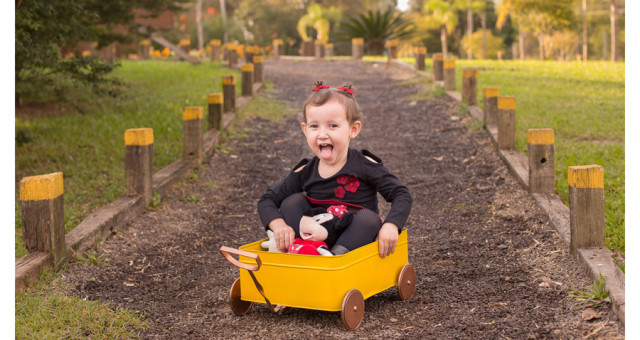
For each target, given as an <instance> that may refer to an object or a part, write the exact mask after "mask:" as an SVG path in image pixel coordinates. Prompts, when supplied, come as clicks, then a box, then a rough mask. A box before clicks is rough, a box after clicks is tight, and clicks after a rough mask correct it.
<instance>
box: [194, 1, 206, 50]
mask: <svg viewBox="0 0 640 340" xmlns="http://www.w3.org/2000/svg"><path fill="white" fill-rule="evenodd" d="M196 26H197V28H198V51H199V52H200V53H202V55H201V57H204V51H203V50H204V41H203V40H204V38H203V34H202V0H198V3H197V4H196Z"/></svg>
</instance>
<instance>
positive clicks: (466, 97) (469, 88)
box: [462, 68, 478, 106]
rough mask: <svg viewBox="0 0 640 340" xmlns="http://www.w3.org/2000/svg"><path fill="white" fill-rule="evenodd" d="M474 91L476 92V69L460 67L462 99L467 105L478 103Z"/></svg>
mask: <svg viewBox="0 0 640 340" xmlns="http://www.w3.org/2000/svg"><path fill="white" fill-rule="evenodd" d="M476 92H478V70H476V69H474V68H465V69H462V101H463V102H465V103H467V105H468V106H474V105H478V101H477V99H476Z"/></svg>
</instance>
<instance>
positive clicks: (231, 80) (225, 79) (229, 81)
mask: <svg viewBox="0 0 640 340" xmlns="http://www.w3.org/2000/svg"><path fill="white" fill-rule="evenodd" d="M235 84H236V76H235V75H233V74H232V75H230V76H222V85H235Z"/></svg>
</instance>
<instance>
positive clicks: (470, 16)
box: [467, 0, 473, 59]
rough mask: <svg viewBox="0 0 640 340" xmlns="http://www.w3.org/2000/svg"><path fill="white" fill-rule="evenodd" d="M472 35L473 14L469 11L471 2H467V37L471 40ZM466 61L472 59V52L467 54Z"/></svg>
mask: <svg viewBox="0 0 640 340" xmlns="http://www.w3.org/2000/svg"><path fill="white" fill-rule="evenodd" d="M472 34H473V12H472V11H471V0H469V9H467V36H468V37H469V39H471V35H472ZM467 59H473V50H471V49H470V50H469V51H468V52H467Z"/></svg>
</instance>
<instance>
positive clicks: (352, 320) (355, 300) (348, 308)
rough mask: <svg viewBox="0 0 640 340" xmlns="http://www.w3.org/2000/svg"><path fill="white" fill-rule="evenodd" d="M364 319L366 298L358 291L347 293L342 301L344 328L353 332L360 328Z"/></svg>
mask: <svg viewBox="0 0 640 340" xmlns="http://www.w3.org/2000/svg"><path fill="white" fill-rule="evenodd" d="M362 317H364V297H362V293H360V291H359V290H357V289H352V290H350V291H348V292H347V294H346V295H345V296H344V300H342V322H343V323H344V327H346V328H347V329H348V330H350V331H352V330H354V329H357V328H358V327H360V323H361V322H362Z"/></svg>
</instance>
